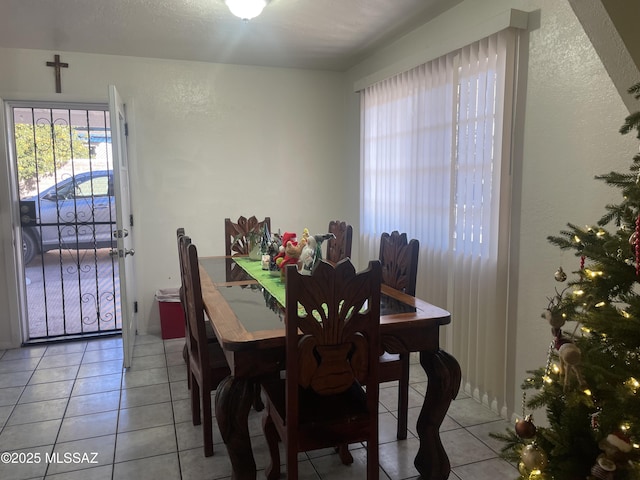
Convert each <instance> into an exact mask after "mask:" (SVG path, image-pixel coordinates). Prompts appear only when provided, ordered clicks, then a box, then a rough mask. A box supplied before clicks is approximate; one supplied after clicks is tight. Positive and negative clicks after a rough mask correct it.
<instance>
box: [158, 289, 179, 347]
mask: <svg viewBox="0 0 640 480" xmlns="http://www.w3.org/2000/svg"><path fill="white" fill-rule="evenodd" d="M156 300H157V301H158V309H159V310H160V327H161V329H162V338H163V339H164V340H166V339H168V338H180V337H184V310H183V309H182V303H181V302H180V289H178V288H163V289H160V290H157V291H156Z"/></svg>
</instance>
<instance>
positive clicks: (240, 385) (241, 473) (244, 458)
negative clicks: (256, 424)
mask: <svg viewBox="0 0 640 480" xmlns="http://www.w3.org/2000/svg"><path fill="white" fill-rule="evenodd" d="M255 388H256V386H255V383H254V382H253V381H251V380H248V379H241V378H234V377H227V378H225V379H224V380H223V381H222V382H221V383H220V385H218V388H217V390H216V399H215V404H216V418H217V420H218V428H219V429H220V433H221V434H222V439H223V440H224V443H225V445H226V446H227V451H228V452H229V458H230V460H231V467H232V474H231V478H232V480H255V478H256V461H255V459H254V458H253V451H252V450H251V439H250V438H249V423H248V422H249V420H248V417H249V410H250V409H251V405H252V403H253V401H254V399H255V395H254V392H255Z"/></svg>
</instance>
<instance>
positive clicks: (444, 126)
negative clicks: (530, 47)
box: [360, 30, 516, 407]
mask: <svg viewBox="0 0 640 480" xmlns="http://www.w3.org/2000/svg"><path fill="white" fill-rule="evenodd" d="M515 43H516V42H515V32H513V31H512V30H504V31H502V32H499V33H497V34H495V35H492V36H490V37H487V38H485V39H483V40H481V41H479V42H476V43H474V44H472V45H469V46H467V47H464V48H461V49H460V50H457V51H455V52H452V53H450V54H448V55H446V56H443V57H441V58H438V59H435V60H433V61H431V62H429V63H427V64H424V65H421V66H419V67H416V68H414V69H412V70H410V71H408V72H404V73H402V74H399V75H397V76H394V77H392V78H389V79H387V80H384V81H382V82H379V83H377V84H375V85H372V86H370V87H367V88H366V89H365V90H364V91H363V92H362V102H361V206H360V212H361V224H360V228H361V233H362V244H361V245H360V249H361V252H363V254H364V255H368V257H369V258H374V257H375V256H376V252H377V248H378V245H379V236H380V233H381V232H385V231H386V232H390V231H393V230H398V231H400V232H406V233H407V235H408V236H409V238H417V239H418V240H419V241H420V268H419V271H418V294H419V295H422V296H424V298H426V299H427V300H429V301H430V302H432V303H434V304H437V305H440V306H442V307H444V308H447V310H449V311H450V312H451V314H452V318H453V322H452V326H451V328H450V329H449V338H448V345H447V347H446V348H447V349H448V350H449V351H451V353H452V354H453V355H454V356H455V357H456V358H457V359H458V361H459V362H460V364H461V367H462V371H463V376H464V381H465V383H466V384H465V389H466V390H468V391H469V393H473V394H474V396H479V397H483V398H482V399H483V400H485V401H486V402H487V403H489V404H492V405H491V406H493V407H495V406H496V404H495V402H499V401H501V400H503V399H504V377H501V376H500V375H498V374H497V372H498V371H500V370H502V371H504V355H505V347H504V344H505V341H504V340H505V336H504V332H505V330H506V321H507V319H506V311H507V285H508V283H507V273H508V269H507V262H508V238H509V228H510V226H509V217H510V211H509V202H510V176H509V175H510V169H509V166H510V150H511V147H510V142H511V136H510V133H511V109H512V107H511V106H512V98H511V97H512V91H513V84H514V77H515V75H514V71H515V68H514V63H515V62H514V58H515V53H514V52H515Z"/></svg>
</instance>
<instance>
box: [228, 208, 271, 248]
mask: <svg viewBox="0 0 640 480" xmlns="http://www.w3.org/2000/svg"><path fill="white" fill-rule="evenodd" d="M265 224H266V225H267V228H268V229H269V232H271V218H270V217H265V219H264V220H263V221H261V222H260V221H258V219H257V218H256V217H255V215H254V216H251V217H249V218H246V217H242V216H241V217H240V218H238V220H237V221H236V222H233V221H231V219H230V218H225V219H224V254H225V255H248V254H249V249H250V243H251V242H250V239H251V236H252V235H260V234H261V233H262V228H263V227H264V225H265Z"/></svg>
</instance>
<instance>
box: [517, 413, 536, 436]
mask: <svg viewBox="0 0 640 480" xmlns="http://www.w3.org/2000/svg"><path fill="white" fill-rule="evenodd" d="M515 430H516V434H517V435H518V436H519V437H520V438H524V439H527V438H533V437H535V436H536V431H537V429H536V426H535V425H534V424H533V417H532V416H531V415H527V416H526V417H525V419H524V420H518V421H517V422H516V427H515Z"/></svg>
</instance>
